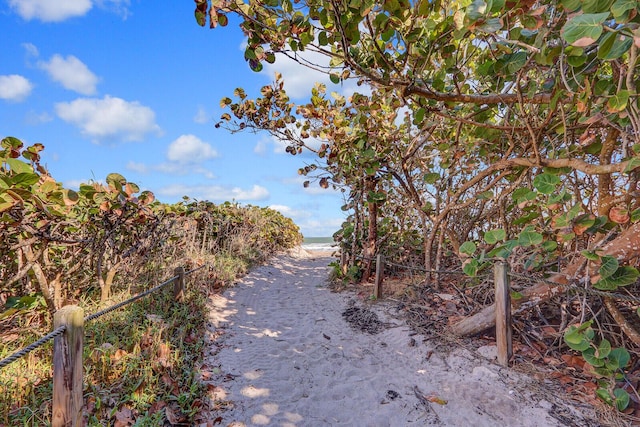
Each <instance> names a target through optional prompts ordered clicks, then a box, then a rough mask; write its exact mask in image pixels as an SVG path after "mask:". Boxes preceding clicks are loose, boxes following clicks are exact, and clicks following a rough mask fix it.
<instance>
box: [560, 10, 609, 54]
mask: <svg viewBox="0 0 640 427" xmlns="http://www.w3.org/2000/svg"><path fill="white" fill-rule="evenodd" d="M608 17H609V12H603V13H585V14H581V15H576V16H574V17H573V18H571V19H569V20H568V21H567V22H566V23H565V24H564V27H562V38H563V39H565V41H566V42H567V43H569V44H570V45H572V46H578V47H585V46H589V45H591V44H593V43H595V42H596V40H598V38H600V35H601V34H602V31H604V28H603V25H602V24H604V22H605V21H606V20H607V18H608Z"/></svg>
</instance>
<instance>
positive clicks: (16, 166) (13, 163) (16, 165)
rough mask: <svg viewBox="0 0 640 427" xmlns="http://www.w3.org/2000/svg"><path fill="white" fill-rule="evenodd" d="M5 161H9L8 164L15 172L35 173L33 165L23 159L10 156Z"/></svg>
mask: <svg viewBox="0 0 640 427" xmlns="http://www.w3.org/2000/svg"><path fill="white" fill-rule="evenodd" d="M5 139H6V138H5ZM5 161H6V162H7V164H8V165H9V169H11V171H12V172H13V173H33V168H32V167H31V165H30V164H28V163H25V162H23V161H22V160H18V159H11V158H10V159H6V160H5Z"/></svg>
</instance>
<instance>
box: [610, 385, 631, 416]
mask: <svg viewBox="0 0 640 427" xmlns="http://www.w3.org/2000/svg"><path fill="white" fill-rule="evenodd" d="M613 395H614V396H615V397H616V398H615V401H614V402H615V404H616V409H618V411H624V410H625V409H627V406H629V393H627V392H626V390H624V389H621V388H616V389H615V390H613Z"/></svg>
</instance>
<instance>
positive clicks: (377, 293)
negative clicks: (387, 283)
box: [373, 254, 384, 300]
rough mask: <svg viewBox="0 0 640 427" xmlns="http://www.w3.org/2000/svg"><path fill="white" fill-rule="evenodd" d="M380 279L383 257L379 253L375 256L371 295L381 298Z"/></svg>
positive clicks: (382, 273) (382, 272) (382, 278)
mask: <svg viewBox="0 0 640 427" xmlns="http://www.w3.org/2000/svg"><path fill="white" fill-rule="evenodd" d="M382 280H384V257H383V256H382V255H380V254H378V256H377V257H376V282H375V287H374V288H373V296H374V297H375V298H376V300H377V299H378V298H382Z"/></svg>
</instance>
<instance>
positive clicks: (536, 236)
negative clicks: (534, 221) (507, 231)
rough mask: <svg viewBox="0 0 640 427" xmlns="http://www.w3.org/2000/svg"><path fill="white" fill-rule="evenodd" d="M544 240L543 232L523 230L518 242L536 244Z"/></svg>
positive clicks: (529, 244)
mask: <svg viewBox="0 0 640 427" xmlns="http://www.w3.org/2000/svg"><path fill="white" fill-rule="evenodd" d="M543 240H544V238H543V236H542V234H540V233H538V232H535V231H523V232H522V233H520V236H518V244H520V245H521V246H536V245H539V244H540V243H542V241H543Z"/></svg>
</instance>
